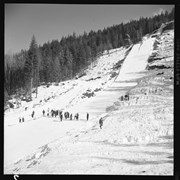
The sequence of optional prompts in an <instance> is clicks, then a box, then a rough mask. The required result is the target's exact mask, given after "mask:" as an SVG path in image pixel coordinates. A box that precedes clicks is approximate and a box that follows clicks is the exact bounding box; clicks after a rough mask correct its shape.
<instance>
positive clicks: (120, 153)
mask: <svg viewBox="0 0 180 180" xmlns="http://www.w3.org/2000/svg"><path fill="white" fill-rule="evenodd" d="M170 32H172V31H170ZM166 35H167V34H164V35H162V36H161V37H162V38H161V42H162V43H164V39H163V37H164V36H166ZM168 37H169V36H168ZM154 41H155V38H146V39H144V41H143V42H142V44H136V45H134V46H133V47H132V49H131V51H130V53H129V54H128V55H127V57H126V59H125V61H124V63H123V65H122V67H121V69H120V73H119V75H118V76H117V77H113V78H110V76H111V72H112V68H113V66H114V65H115V64H116V63H117V62H119V61H120V60H123V59H124V57H125V55H126V52H127V51H128V49H125V48H119V49H116V50H112V52H111V53H110V54H109V55H103V56H101V57H100V58H99V59H98V60H97V63H96V64H95V65H94V68H92V69H90V68H89V69H88V70H87V71H86V75H85V76H83V77H81V78H79V79H75V80H71V81H67V82H63V83H60V85H59V86H55V85H54V86H53V85H52V86H50V87H49V88H47V87H43V86H41V87H40V88H39V95H38V98H37V99H35V98H34V100H33V101H32V102H30V103H24V104H22V107H21V108H19V109H14V110H11V111H10V112H6V114H5V116H4V121H5V123H4V142H5V144H4V173H16V174H23V173H25V174H36V173H37V174H41V173H43V174H46V173H48V174H67V173H70V174H77V173H78V174H79V173H80V174H151V175H153V174H154V175H156V174H162V175H166V174H169V175H172V174H173V165H171V164H173V161H172V158H173V155H172V153H173V141H172V140H173V115H172V114H173V106H172V103H173V102H172V101H173V98H172V97H171V96H170V97H167V96H165V97H164V96H160V95H156V96H154V95H153V94H152V95H151V94H150V95H148V96H145V95H141V96H140V95H136V94H135V93H133V92H138V91H139V89H138V85H137V84H138V83H139V78H141V79H142V78H143V77H144V76H147V75H146V73H147V70H145V68H146V66H147V64H148V62H147V60H148V58H149V56H150V55H151V54H152V52H153V44H154ZM159 51H160V50H159ZM160 52H161V53H162V51H160ZM141 83H146V81H145V82H144V81H143V80H142V82H141ZM63 84H64V85H63ZM139 88H140V89H142V87H139ZM143 88H144V87H143ZM146 88H147V89H148V88H149V87H146ZM96 89H99V91H97V92H96V91H95V90H96ZM131 89H134V91H130V93H131V94H132V95H131V96H130V101H127V102H121V101H119V99H118V98H119V97H120V96H121V95H124V94H125V93H126V92H127V91H128V90H131ZM149 91H150V90H149ZM85 92H94V93H95V96H93V97H90V98H87V97H83V93H85ZM48 98H49V100H48V101H47V102H45V101H44V99H48ZM40 101H41V102H40ZM115 102H116V103H115ZM113 103H114V105H113ZM35 104H36V106H35ZM33 106H34V108H33ZM111 106H112V107H114V108H115V109H116V111H112V112H109V113H107V112H106V110H107V107H111ZM25 107H28V108H27V110H26V111H24V108H25ZM48 108H50V109H52V108H54V109H64V110H67V111H70V112H72V113H73V114H74V113H76V112H79V114H80V120H79V121H75V120H73V121H70V120H64V121H62V122H60V121H59V118H51V117H49V118H48V117H43V116H42V110H43V109H45V110H47V109H48ZM32 110H35V120H32V118H31V117H30V114H31V113H32ZM87 112H89V114H90V119H89V121H86V113H87ZM19 116H21V117H22V116H23V117H25V122H24V123H18V117H19ZM100 117H103V119H104V125H103V128H102V129H99V125H98V120H99V118H100ZM170 124H171V125H170ZM167 158H169V160H167ZM162 165H163V167H162Z"/></svg>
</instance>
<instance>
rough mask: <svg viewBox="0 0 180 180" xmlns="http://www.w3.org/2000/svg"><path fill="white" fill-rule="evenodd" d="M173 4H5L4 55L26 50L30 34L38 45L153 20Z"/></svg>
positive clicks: (168, 9) (169, 9) (170, 8)
mask: <svg viewBox="0 0 180 180" xmlns="http://www.w3.org/2000/svg"><path fill="white" fill-rule="evenodd" d="M173 7H174V5H121V4H119V5H78V4H77V5H71V4H67V5H63V4H5V53H15V52H20V50H21V49H28V48H29V45H30V42H31V39H32V36H33V34H34V35H35V38H36V41H37V43H38V44H40V45H42V44H43V43H45V42H48V41H50V42H51V41H52V40H53V39H58V40H60V39H61V38H62V36H67V35H68V34H69V35H72V34H73V32H75V33H76V34H77V35H78V34H83V33H84V31H86V32H87V33H88V32H89V31H90V30H95V31H96V30H98V29H103V28H104V27H108V26H112V25H113V24H114V25H116V24H120V23H121V22H127V21H129V20H131V19H138V18H139V17H140V16H142V17H152V16H153V15H154V14H157V13H159V12H161V11H163V10H167V11H171V10H172V8H173Z"/></svg>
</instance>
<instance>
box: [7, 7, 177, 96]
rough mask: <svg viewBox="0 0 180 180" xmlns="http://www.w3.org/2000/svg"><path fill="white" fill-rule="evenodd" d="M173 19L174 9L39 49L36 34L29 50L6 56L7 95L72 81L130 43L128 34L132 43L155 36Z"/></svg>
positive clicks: (69, 36)
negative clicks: (108, 53) (100, 58)
mask: <svg viewBox="0 0 180 180" xmlns="http://www.w3.org/2000/svg"><path fill="white" fill-rule="evenodd" d="M173 19H174V8H173V9H172V11H171V12H167V11H166V12H163V13H161V14H159V15H156V16H153V17H149V18H147V17H146V18H143V17H141V18H139V19H138V20H131V21H129V22H127V23H121V24H119V25H113V26H111V27H107V28H104V29H103V30H98V31H93V30H91V31H90V32H89V33H86V32H84V34H83V35H79V36H77V35H76V34H75V33H73V34H72V35H68V36H67V37H62V38H61V40H60V41H59V40H52V41H51V42H49V41H48V42H47V43H44V44H43V45H42V46H38V45H37V42H36V39H35V36H34V35H33V37H32V40H31V42H30V47H29V49H28V50H21V52H19V53H16V54H13V55H8V54H6V55H5V57H4V62H5V63H4V64H5V67H4V75H5V78H4V93H5V97H8V95H9V96H10V95H12V94H16V93H19V94H29V93H30V91H32V89H33V87H36V89H35V90H36V93H37V87H38V86H39V85H40V84H41V83H45V84H47V83H49V82H61V81H64V80H68V79H72V78H73V77H75V76H76V75H77V74H78V73H81V72H82V71H83V70H84V69H85V68H87V67H88V66H89V65H90V64H91V63H92V62H94V61H95V60H96V58H97V57H98V55H100V54H101V53H102V52H104V51H105V50H110V49H114V48H119V47H121V46H125V45H126V44H127V35H128V36H129V37H130V38H131V41H132V43H137V42H139V41H141V38H142V36H144V35H146V34H149V33H152V32H153V31H154V30H156V29H157V28H159V27H160V26H161V24H162V23H165V22H168V21H171V20H173Z"/></svg>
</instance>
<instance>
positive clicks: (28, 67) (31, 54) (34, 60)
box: [24, 35, 40, 98]
mask: <svg viewBox="0 0 180 180" xmlns="http://www.w3.org/2000/svg"><path fill="white" fill-rule="evenodd" d="M39 64H40V60H39V54H38V47H37V43H36V40H35V36H34V35H33V37H32V40H31V43H30V47H29V50H28V54H27V58H26V61H25V67H24V70H25V81H26V84H27V90H28V91H29V90H30V98H32V97H31V93H32V88H33V86H35V87H36V97H37V93H38V91H37V90H38V81H39Z"/></svg>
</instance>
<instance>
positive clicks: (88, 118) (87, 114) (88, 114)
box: [86, 113, 89, 121]
mask: <svg viewBox="0 0 180 180" xmlns="http://www.w3.org/2000/svg"><path fill="white" fill-rule="evenodd" d="M86 117H87V121H88V120H89V113H87V116H86Z"/></svg>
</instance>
